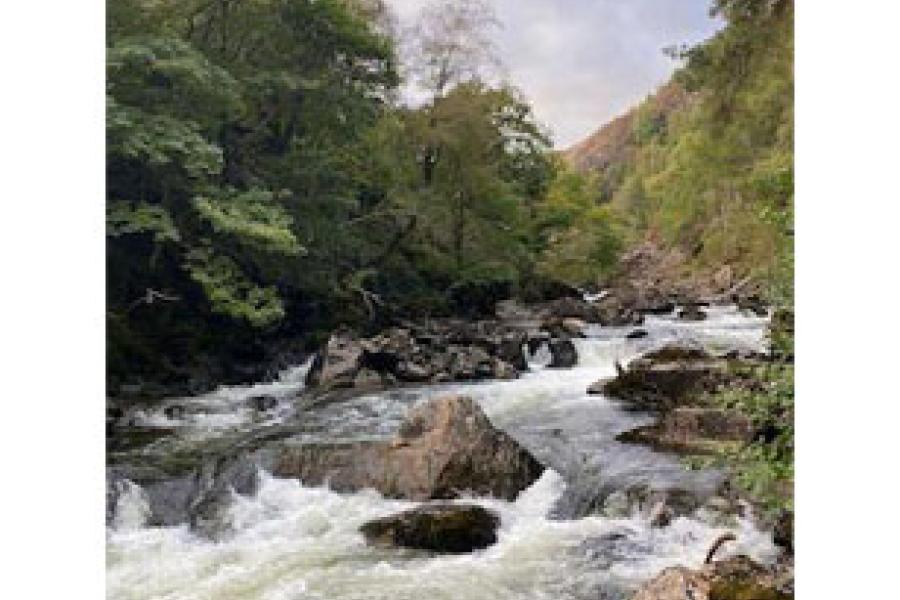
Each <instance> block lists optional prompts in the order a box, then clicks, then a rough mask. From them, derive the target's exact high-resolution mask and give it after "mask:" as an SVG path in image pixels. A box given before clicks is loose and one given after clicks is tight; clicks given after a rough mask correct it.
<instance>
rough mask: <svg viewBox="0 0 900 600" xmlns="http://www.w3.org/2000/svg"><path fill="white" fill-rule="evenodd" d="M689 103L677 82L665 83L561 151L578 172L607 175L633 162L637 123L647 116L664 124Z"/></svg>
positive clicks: (637, 137)
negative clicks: (612, 168)
mask: <svg viewBox="0 0 900 600" xmlns="http://www.w3.org/2000/svg"><path fill="white" fill-rule="evenodd" d="M689 100H690V95H689V94H687V93H686V92H685V90H684V88H683V87H682V86H680V85H679V84H678V83H677V82H675V81H670V82H669V83H667V84H665V85H664V86H662V87H661V88H659V90H657V91H656V93H654V94H653V95H651V96H649V97H648V98H647V99H646V100H645V101H644V102H643V103H642V104H641V105H640V106H637V107H634V108H632V109H630V110H628V111H627V112H626V113H625V114H623V115H620V116H618V117H616V118H615V119H613V120H612V121H610V122H609V123H606V124H605V125H603V126H602V127H600V128H599V129H598V130H597V131H596V132H594V133H592V134H591V135H589V136H588V137H587V138H585V139H584V140H582V141H580V142H578V143H577V144H574V145H573V146H571V147H570V148H567V149H566V150H564V151H563V152H562V157H563V159H564V160H565V161H566V163H567V164H568V165H569V166H570V167H572V168H573V169H575V170H576V171H579V172H582V173H584V172H589V171H600V172H605V171H607V170H609V169H610V168H611V167H614V166H616V165H620V164H623V163H627V162H628V161H629V160H633V158H634V153H635V150H636V146H637V145H638V143H639V139H640V138H639V132H638V131H637V124H638V120H639V119H640V118H641V117H642V116H643V115H645V114H648V113H649V114H651V115H653V117H652V118H653V119H655V120H661V121H665V120H666V119H667V118H668V116H669V115H670V114H672V113H673V112H675V111H678V110H680V109H682V108H684V107H685V106H686V104H687V103H688V102H689Z"/></svg>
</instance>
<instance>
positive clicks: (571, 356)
mask: <svg viewBox="0 0 900 600" xmlns="http://www.w3.org/2000/svg"><path fill="white" fill-rule="evenodd" d="M549 348H550V356H551V357H552V359H551V361H550V364H549V365H548V366H549V367H550V368H552V369H569V368H571V367H574V366H575V365H577V364H578V351H577V350H576V349H575V344H573V343H572V340H569V339H558V340H550V344H549Z"/></svg>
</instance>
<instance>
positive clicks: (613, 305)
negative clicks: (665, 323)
mask: <svg viewBox="0 0 900 600" xmlns="http://www.w3.org/2000/svg"><path fill="white" fill-rule="evenodd" d="M594 307H595V309H596V311H597V313H598V318H597V321H598V322H599V323H600V324H601V325H604V326H607V327H624V326H627V325H642V324H643V323H644V315H642V314H641V313H640V312H639V311H638V310H636V308H635V307H634V305H633V304H630V303H628V302H623V301H622V300H621V299H620V298H619V296H618V295H616V294H610V295H609V296H606V297H605V298H603V299H602V300H600V301H598V302H597V303H596V304H595V305H594Z"/></svg>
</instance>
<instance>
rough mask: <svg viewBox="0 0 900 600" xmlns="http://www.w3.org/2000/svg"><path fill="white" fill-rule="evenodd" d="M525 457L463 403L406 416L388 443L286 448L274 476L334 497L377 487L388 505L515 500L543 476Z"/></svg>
mask: <svg viewBox="0 0 900 600" xmlns="http://www.w3.org/2000/svg"><path fill="white" fill-rule="evenodd" d="M543 470H544V467H543V465H541V464H540V463H539V462H538V461H537V460H536V459H535V458H534V457H533V456H532V455H531V453H529V452H528V451H527V450H525V449H524V448H522V447H521V446H520V445H519V444H518V443H517V442H516V441H515V440H513V439H512V438H511V437H509V436H508V435H507V434H505V433H503V432H502V431H499V430H498V429H496V428H494V426H493V425H491V422H490V421H489V420H488V418H487V417H486V416H485V414H484V412H482V410H481V408H480V407H479V406H478V405H477V404H476V403H475V401H473V400H472V399H471V398H468V397H466V396H448V397H444V398H438V399H435V400H432V401H430V402H428V403H426V404H423V405H420V406H418V407H416V408H414V409H413V410H412V411H410V413H409V415H408V416H407V418H406V420H405V421H404V423H403V425H402V426H401V428H400V432H399V434H398V435H397V436H396V437H395V438H394V439H393V440H391V441H388V442H380V441H373V442H353V443H339V444H304V445H294V446H286V447H284V448H283V450H282V451H281V452H280V455H279V456H278V459H277V461H276V465H275V469H274V474H275V475H276V476H279V477H295V478H297V479H300V480H301V481H303V482H304V483H307V484H311V485H320V484H323V483H326V482H327V483H328V485H329V486H330V487H331V488H332V489H334V490H336V491H338V492H354V491H357V490H360V489H365V488H374V489H376V490H378V491H379V492H381V493H382V494H383V495H385V496H387V497H391V498H406V499H410V500H419V501H422V500H430V499H450V498H456V497H459V496H460V495H462V494H464V493H466V492H471V493H474V494H477V495H481V496H494V497H497V498H504V499H506V500H513V499H515V497H516V496H517V495H518V493H519V492H520V491H522V490H523V489H525V488H527V487H528V486H530V485H531V484H532V483H533V482H534V481H535V480H537V478H538V477H540V475H541V473H542V472H543Z"/></svg>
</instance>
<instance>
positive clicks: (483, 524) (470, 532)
mask: <svg viewBox="0 0 900 600" xmlns="http://www.w3.org/2000/svg"><path fill="white" fill-rule="evenodd" d="M499 525H500V517H499V516H498V515H497V514H496V513H494V512H493V511H490V510H487V509H485V508H482V507H481V506H477V505H473V504H427V505H425V506H420V507H417V508H413V509H410V510H407V511H404V512H402V513H399V514H396V515H392V516H389V517H384V518H382V519H376V520H374V521H369V522H368V523H366V524H365V525H363V526H362V527H361V528H360V531H362V533H363V535H365V536H366V541H368V542H369V543H370V544H375V545H382V546H400V547H403V548H417V549H420V550H432V551H435V552H447V553H464V552H472V551H473V550H478V549H481V548H487V547H488V546H490V545H492V544H494V543H496V541H497V527H499Z"/></svg>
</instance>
